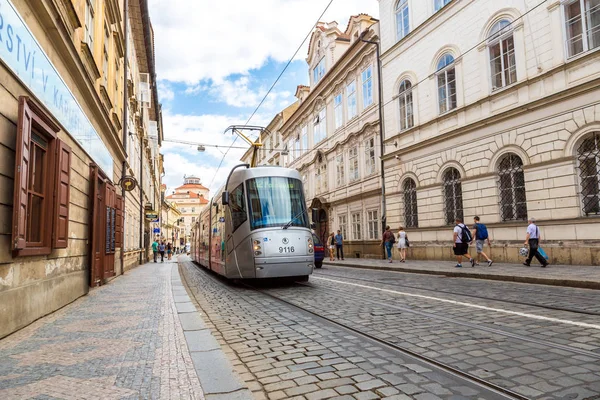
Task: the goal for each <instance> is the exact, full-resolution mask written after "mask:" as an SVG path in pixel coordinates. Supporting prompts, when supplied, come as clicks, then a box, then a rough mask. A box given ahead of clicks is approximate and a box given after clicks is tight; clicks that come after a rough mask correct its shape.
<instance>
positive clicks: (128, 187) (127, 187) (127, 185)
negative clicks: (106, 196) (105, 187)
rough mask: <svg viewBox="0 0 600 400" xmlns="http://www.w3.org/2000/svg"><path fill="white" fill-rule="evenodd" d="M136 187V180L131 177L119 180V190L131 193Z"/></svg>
mask: <svg viewBox="0 0 600 400" xmlns="http://www.w3.org/2000/svg"><path fill="white" fill-rule="evenodd" d="M136 186H137V180H136V179H135V178H134V177H133V176H129V175H127V176H124V177H123V179H121V188H122V189H123V190H124V191H126V192H131V191H132V190H133V189H135V187H136Z"/></svg>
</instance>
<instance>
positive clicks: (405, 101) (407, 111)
mask: <svg viewBox="0 0 600 400" xmlns="http://www.w3.org/2000/svg"><path fill="white" fill-rule="evenodd" d="M398 101H399V102H400V130H401V131H403V130H405V129H408V128H412V127H413V125H414V117H413V96H412V84H411V83H410V81H408V80H404V81H402V83H401V84H400V95H399V96H398Z"/></svg>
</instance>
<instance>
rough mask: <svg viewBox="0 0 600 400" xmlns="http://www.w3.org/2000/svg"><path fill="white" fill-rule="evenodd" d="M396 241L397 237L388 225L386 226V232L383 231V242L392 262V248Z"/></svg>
mask: <svg viewBox="0 0 600 400" xmlns="http://www.w3.org/2000/svg"><path fill="white" fill-rule="evenodd" d="M394 243H396V237H395V236H394V232H392V230H391V229H390V226H389V225H388V226H386V227H385V232H383V238H382V240H381V244H382V245H383V246H385V252H386V254H387V259H388V261H389V262H392V248H393V247H394Z"/></svg>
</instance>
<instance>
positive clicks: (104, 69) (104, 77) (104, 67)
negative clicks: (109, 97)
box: [102, 25, 110, 88]
mask: <svg viewBox="0 0 600 400" xmlns="http://www.w3.org/2000/svg"><path fill="white" fill-rule="evenodd" d="M109 40H110V33H109V32H108V27H107V26H106V25H104V47H103V52H102V82H103V85H104V87H105V88H108V43H109Z"/></svg>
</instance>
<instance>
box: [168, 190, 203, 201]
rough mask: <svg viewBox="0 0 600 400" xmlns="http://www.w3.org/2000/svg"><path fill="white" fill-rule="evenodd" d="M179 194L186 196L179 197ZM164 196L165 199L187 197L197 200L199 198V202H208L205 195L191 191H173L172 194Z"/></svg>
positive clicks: (186, 198)
mask: <svg viewBox="0 0 600 400" xmlns="http://www.w3.org/2000/svg"><path fill="white" fill-rule="evenodd" d="M181 196H186V197H181ZM166 198H167V199H176V200H177V199H179V200H188V199H194V200H196V199H198V200H200V201H199V203H200V204H208V203H209V201H208V199H207V198H206V197H204V196H202V195H201V194H198V193H193V192H190V193H173V194H170V195H168V196H167V197H166Z"/></svg>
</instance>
